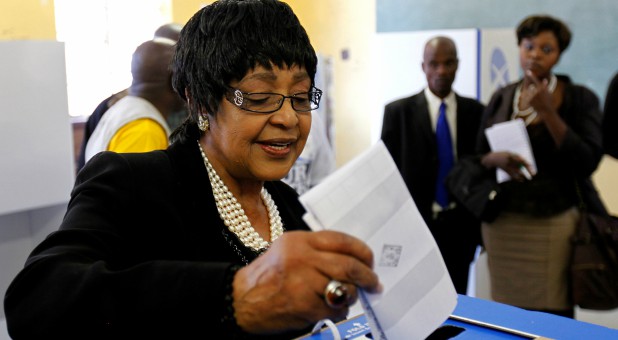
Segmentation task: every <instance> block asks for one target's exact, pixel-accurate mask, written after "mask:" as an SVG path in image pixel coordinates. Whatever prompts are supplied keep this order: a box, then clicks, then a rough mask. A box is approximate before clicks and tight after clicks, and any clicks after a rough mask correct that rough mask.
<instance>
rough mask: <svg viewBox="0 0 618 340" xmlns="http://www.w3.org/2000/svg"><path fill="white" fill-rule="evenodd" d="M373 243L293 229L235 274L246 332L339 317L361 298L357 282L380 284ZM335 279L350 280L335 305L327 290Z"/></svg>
mask: <svg viewBox="0 0 618 340" xmlns="http://www.w3.org/2000/svg"><path fill="white" fill-rule="evenodd" d="M372 267H373V254H372V252H371V249H370V248H369V247H368V246H367V245H366V244H365V243H364V242H362V241H360V240H359V239H357V238H355V237H353V236H350V235H347V234H344V233H340V232H335V231H318V232H306V231H291V232H286V233H284V234H283V235H281V236H280V237H279V238H278V239H277V240H276V241H275V242H273V244H272V245H271V247H270V249H269V250H268V251H266V252H265V253H264V254H263V255H261V256H260V257H258V258H257V259H256V260H255V261H254V262H252V263H251V264H249V265H248V266H246V267H244V268H242V269H240V270H239V271H238V272H237V273H236V276H235V277H234V291H233V298H234V303H233V306H234V311H235V317H236V322H237V324H238V326H240V327H241V328H242V329H243V330H244V331H245V332H248V333H254V334H274V333H280V332H284V331H288V330H294V329H302V328H306V327H308V326H311V325H314V324H315V323H316V322H318V321H319V320H322V319H325V318H329V319H331V320H333V321H335V322H336V321H339V320H342V319H344V318H345V317H346V315H347V313H348V306H349V305H351V304H352V303H354V302H355V301H356V299H357V296H358V295H357V294H358V292H357V287H359V288H363V289H365V290H367V291H370V292H375V291H378V290H379V289H380V288H379V287H380V285H379V281H378V277H377V276H376V274H375V273H374V271H373V270H372ZM331 280H337V281H340V282H342V283H344V284H345V286H346V288H347V290H348V303H347V304H346V305H345V306H343V307H341V308H334V307H330V306H328V305H327V304H326V302H325V300H324V291H325V288H326V286H327V285H328V283H329V282H330V281H331Z"/></svg>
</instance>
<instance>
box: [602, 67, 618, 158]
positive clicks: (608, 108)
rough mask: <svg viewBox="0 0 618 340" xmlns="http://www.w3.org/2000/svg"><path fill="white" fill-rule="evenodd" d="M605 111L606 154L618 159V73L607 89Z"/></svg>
mask: <svg viewBox="0 0 618 340" xmlns="http://www.w3.org/2000/svg"><path fill="white" fill-rule="evenodd" d="M603 111H604V112H603V124H602V126H603V147H604V149H605V153H606V154H608V155H610V156H612V157H614V158H616V159H618V133H617V132H618V73H617V74H616V75H614V78H612V81H611V83H610V84H609V87H608V88H607V95H606V96H605V108H604V110H603Z"/></svg>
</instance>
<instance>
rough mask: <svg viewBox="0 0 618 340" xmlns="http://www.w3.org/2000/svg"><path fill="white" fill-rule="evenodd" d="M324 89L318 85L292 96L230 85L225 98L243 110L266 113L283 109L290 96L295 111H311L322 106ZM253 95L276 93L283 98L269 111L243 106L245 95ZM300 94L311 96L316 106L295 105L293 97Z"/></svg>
mask: <svg viewBox="0 0 618 340" xmlns="http://www.w3.org/2000/svg"><path fill="white" fill-rule="evenodd" d="M322 94H323V92H322V90H320V89H318V88H317V87H315V86H313V87H311V89H310V90H309V91H307V92H299V93H295V94H293V95H290V96H285V95H282V94H281V93H274V92H242V91H241V90H239V89H237V88H233V87H229V91H228V92H227V93H226V95H225V99H227V101H229V102H230V103H232V104H234V105H235V106H237V107H238V108H239V109H241V110H245V111H249V112H255V113H264V114H268V113H273V112H276V111H279V110H280V109H281V107H283V102H285V99H286V98H290V103H291V104H292V108H293V109H294V111H297V112H311V111H313V110H316V109H318V108H319V107H320V100H321V98H322ZM252 95H269V96H272V95H275V96H278V97H280V98H281V100H279V106H278V107H277V108H275V109H272V110H267V111H261V110H257V111H256V110H252V109H249V108H246V107H243V102H244V97H245V96H252ZM300 95H307V97H308V98H309V101H310V102H312V103H314V104H315V107H312V108H309V109H308V110H307V109H298V108H296V106H295V104H294V103H295V102H294V100H293V99H298V96H300Z"/></svg>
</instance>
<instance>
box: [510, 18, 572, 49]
mask: <svg viewBox="0 0 618 340" xmlns="http://www.w3.org/2000/svg"><path fill="white" fill-rule="evenodd" d="M545 31H550V32H552V33H553V34H554V35H555V36H556V39H558V47H559V48H560V53H562V52H564V50H566V49H567V47H569V44H570V43H571V30H569V27H567V25H566V24H565V23H563V22H562V21H560V20H558V19H556V18H553V17H550V16H548V15H532V16H529V17H527V18H525V19H524V20H523V21H522V22H521V23H520V24H519V25H518V26H517V45H520V44H521V41H522V40H523V39H524V38H530V37H534V36H537V35H538V34H539V33H541V32H545Z"/></svg>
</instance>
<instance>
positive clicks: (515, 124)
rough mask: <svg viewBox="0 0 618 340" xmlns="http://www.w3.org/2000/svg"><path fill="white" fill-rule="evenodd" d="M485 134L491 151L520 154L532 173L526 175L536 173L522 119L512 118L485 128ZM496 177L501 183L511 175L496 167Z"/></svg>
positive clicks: (528, 138)
mask: <svg viewBox="0 0 618 340" xmlns="http://www.w3.org/2000/svg"><path fill="white" fill-rule="evenodd" d="M485 136H487V142H489V147H491V151H509V152H512V153H516V154H518V155H520V156H521V157H523V158H524V159H525V160H526V162H528V163H529V164H530V165H531V167H532V170H533V171H532V174H528V175H529V176H530V177H532V175H534V174H536V161H535V160H534V154H533V153H532V147H531V146H530V137H529V136H528V131H527V130H526V125H525V123H524V121H523V120H521V119H513V120H507V121H506V122H502V123H498V124H495V125H493V126H491V127H488V128H487V129H485ZM522 171H523V170H522ZM524 174H525V173H524ZM526 177H528V176H526ZM496 179H497V181H498V183H502V182H506V181H508V180H510V179H511V176H509V174H508V173H506V171H504V170H502V169H497V170H496Z"/></svg>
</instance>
